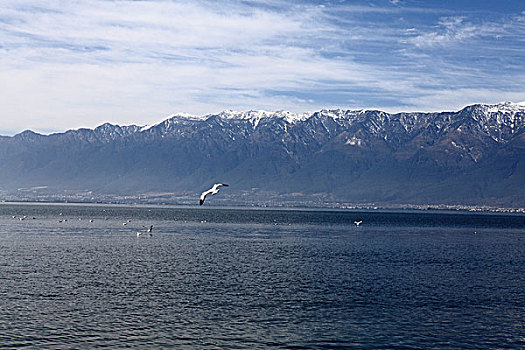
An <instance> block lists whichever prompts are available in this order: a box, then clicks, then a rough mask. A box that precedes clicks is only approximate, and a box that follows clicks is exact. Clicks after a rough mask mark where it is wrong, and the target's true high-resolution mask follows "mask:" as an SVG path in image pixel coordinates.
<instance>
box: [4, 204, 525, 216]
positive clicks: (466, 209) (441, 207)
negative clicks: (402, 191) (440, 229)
mask: <svg viewBox="0 0 525 350" xmlns="http://www.w3.org/2000/svg"><path fill="white" fill-rule="evenodd" d="M0 205H43V206H53V205H56V206H92V207H93V206H94V207H135V208H179V209H201V210H206V209H227V210H235V209H239V210H299V211H388V212H392V211H393V212H395V211H403V212H406V211H408V212H449V213H493V214H497V213H501V214H518V215H525V208H506V207H491V206H470V205H445V204H438V205H436V204H428V205H413V204H404V205H403V204H399V205H376V204H364V205H340V206H332V207H329V206H301V205H281V206H278V205H277V206H264V205H253V204H251V203H245V204H241V203H239V204H235V205H231V204H230V205H222V203H217V204H216V205H208V206H204V207H200V206H199V205H198V204H195V205H193V204H187V203H180V204H176V203H118V202H79V201H78V202H74V201H8V200H2V201H0Z"/></svg>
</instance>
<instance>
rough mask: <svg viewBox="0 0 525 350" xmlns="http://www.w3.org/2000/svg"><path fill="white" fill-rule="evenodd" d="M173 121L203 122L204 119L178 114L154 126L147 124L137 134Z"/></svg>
mask: <svg viewBox="0 0 525 350" xmlns="http://www.w3.org/2000/svg"><path fill="white" fill-rule="evenodd" d="M174 119H187V120H204V119H205V118H204V117H201V116H197V115H193V114H190V113H185V112H180V113H175V114H172V115H170V116H169V117H168V118H167V119H163V120H162V121H160V122H158V123H154V124H147V125H144V126H143V127H141V128H140V130H139V132H143V131H147V130H150V129H152V128H154V127H156V126H159V125H162V124H170V123H171V121H173V120H174Z"/></svg>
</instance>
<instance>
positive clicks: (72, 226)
mask: <svg viewBox="0 0 525 350" xmlns="http://www.w3.org/2000/svg"><path fill="white" fill-rule="evenodd" d="M13 216H15V218H13ZM23 216H27V217H26V218H25V219H24V220H20V219H19V218H20V217H23ZM33 217H34V218H33ZM90 219H91V220H93V222H90ZM357 219H359V220H363V224H362V225H361V226H360V227H356V226H355V225H354V224H353V222H354V220H357ZM66 220H67V221H66ZM59 221H62V222H59ZM129 221H130V222H129ZM124 223H125V224H126V225H124ZM149 225H154V229H153V235H152V237H145V236H144V235H143V236H141V237H137V234H136V233H137V232H138V231H141V232H142V231H144V229H143V227H142V226H149ZM104 347H105V348H112V349H116V348H126V347H131V348H177V349H445V348H463V349H469V348H470V349H474V348H476V349H477V348H499V349H518V348H524V347H525V216H524V215H510V214H509V215H503V214H480V213H478V214H466V213H438V212H380V211H362V212H355V211H354V212H352V211H308V210H303V211H299V210H245V209H214V208H209V207H208V208H206V207H202V208H155V207H142V208H139V207H110V206H87V205H77V206H74V205H13V204H3V205H0V348H5V349H9V348H13V349H23V348H28V349H29V348H30V349H35V348H54V349H56V348H76V349H78V348H80V349H82V348H104Z"/></svg>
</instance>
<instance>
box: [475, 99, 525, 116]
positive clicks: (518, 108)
mask: <svg viewBox="0 0 525 350" xmlns="http://www.w3.org/2000/svg"><path fill="white" fill-rule="evenodd" d="M481 106H483V107H485V108H486V111H487V112H488V113H498V112H506V113H515V112H525V103H524V102H520V103H513V102H508V101H506V102H501V103H498V104H493V105H488V104H487V105H484V104H482V105H481Z"/></svg>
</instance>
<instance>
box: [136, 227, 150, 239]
mask: <svg viewBox="0 0 525 350" xmlns="http://www.w3.org/2000/svg"><path fill="white" fill-rule="evenodd" d="M142 227H144V228H145V229H147V231H146V232H147V233H148V237H151V236H152V234H151V232H152V231H153V225H150V226H149V227H146V226H142ZM144 234H145V232H140V231H139V232H137V237H140V236H142V235H144Z"/></svg>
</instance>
